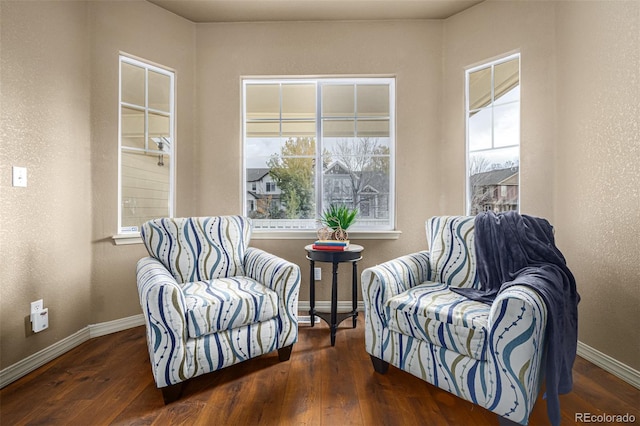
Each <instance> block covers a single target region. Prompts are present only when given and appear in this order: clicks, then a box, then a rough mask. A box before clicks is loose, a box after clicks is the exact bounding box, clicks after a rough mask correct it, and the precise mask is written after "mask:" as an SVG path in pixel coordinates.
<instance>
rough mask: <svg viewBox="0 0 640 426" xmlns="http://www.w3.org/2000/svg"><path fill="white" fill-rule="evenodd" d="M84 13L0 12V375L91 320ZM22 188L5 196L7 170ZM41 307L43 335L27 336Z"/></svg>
mask: <svg viewBox="0 0 640 426" xmlns="http://www.w3.org/2000/svg"><path fill="white" fill-rule="evenodd" d="M86 13H87V8H86V4H84V3H77V2H65V3H63V4H53V3H33V2H21V3H18V2H15V3H14V2H6V1H2V2H0V31H1V33H0V36H1V40H0V42H1V46H0V52H1V71H0V91H1V93H0V100H1V102H2V103H1V106H0V111H1V112H0V120H1V121H0V128H1V129H2V130H1V131H2V142H0V153H1V157H0V158H1V161H0V165H1V166H0V191H1V192H2V193H1V194H0V203H1V204H0V214H1V219H0V259H1V261H0V262H1V263H2V265H1V267H0V274H1V277H0V358H1V364H0V368H4V367H6V366H8V365H11V364H13V363H15V362H17V361H19V360H21V359H23V358H25V357H27V356H28V355H31V354H32V353H34V352H37V351H38V350H40V349H42V348H44V347H47V346H50V345H52V344H53V343H55V342H56V341H58V340H60V339H63V338H65V337H68V336H70V335H72V334H73V333H75V332H76V331H78V330H80V329H81V328H84V327H85V326H86V325H87V324H88V322H89V319H90V317H91V308H90V305H91V297H90V291H89V290H90V288H89V283H90V281H91V214H92V211H91V167H90V150H91V145H90V140H91V138H90V136H91V129H90V123H89V111H90V105H89V79H90V73H89V55H88V54H89V43H88V38H87V22H86ZM14 165H15V166H24V167H27V171H28V179H27V180H28V186H27V187H26V188H14V187H12V186H11V166H14ZM40 298H42V299H43V300H44V306H45V307H47V308H49V329H48V330H46V331H43V332H40V333H38V334H33V332H32V331H31V325H30V322H29V310H30V302H32V301H34V300H37V299H40Z"/></svg>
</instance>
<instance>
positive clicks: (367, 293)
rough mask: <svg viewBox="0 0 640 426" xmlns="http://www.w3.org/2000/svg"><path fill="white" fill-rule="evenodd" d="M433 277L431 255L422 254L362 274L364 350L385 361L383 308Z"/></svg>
mask: <svg viewBox="0 0 640 426" xmlns="http://www.w3.org/2000/svg"><path fill="white" fill-rule="evenodd" d="M430 276H431V267H430V265H429V252H428V251H420V252H417V253H412V254H408V255H405V256H402V257H398V258H396V259H393V260H390V261H388V262H385V263H381V264H379V265H377V266H373V267H371V268H367V269H365V270H364V271H362V276H361V280H360V281H361V285H362V299H363V302H364V324H365V347H366V350H367V352H368V353H369V354H371V355H373V356H375V357H378V358H380V359H382V358H383V352H384V347H385V346H386V345H387V344H388V342H386V341H385V340H386V339H387V338H388V333H389V330H388V328H387V327H386V324H387V320H386V317H385V315H384V312H383V307H384V305H385V303H386V301H387V300H389V299H390V298H392V297H393V296H395V295H397V294H400V293H402V292H404V291H406V290H408V289H410V288H411V287H415V286H417V285H419V284H420V283H422V282H424V281H428V280H429V278H430Z"/></svg>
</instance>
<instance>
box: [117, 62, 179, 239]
mask: <svg viewBox="0 0 640 426" xmlns="http://www.w3.org/2000/svg"><path fill="white" fill-rule="evenodd" d="M123 63H126V64H131V65H134V66H137V67H141V68H143V69H144V70H145V105H144V114H145V120H144V123H145V129H144V133H145V136H144V138H145V148H144V149H141V148H132V147H126V146H124V147H123V145H122V107H123V106H128V105H129V104H127V103H125V102H123V101H122V64H123ZM149 71H154V72H156V73H159V74H163V75H166V76H168V77H169V79H170V89H169V138H170V140H171V142H172V143H171V144H170V146H169V151H162V152H161V151H159V150H154V149H150V148H149V147H148V142H149V119H148V115H149V112H152V113H162V114H165V112H164V111H156V110H154V109H152V108H149V93H148V82H149V78H148V74H149ZM175 87H176V86H175V72H174V71H173V70H171V69H169V68H165V67H162V66H160V65H156V64H152V63H151V62H149V61H146V60H142V59H137V58H134V57H132V56H129V55H126V54H124V53H121V54H120V55H119V58H118V220H117V229H118V233H117V235H115V236H114V240H115V242H116V244H131V243H137V242H141V241H139V236H140V230H139V229H136V228H137V227H123V226H122V152H123V149H124V150H128V151H140V150H143V151H147V152H152V153H158V154H163V155H165V156H167V157H168V158H169V196H168V206H167V207H168V210H167V211H168V215H169V217H173V216H174V211H175V168H176V161H175V157H176V156H175V152H176V149H175V147H176V142H177V141H176V137H175ZM135 108H136V109H141V106H140V105H135ZM129 239H132V240H129Z"/></svg>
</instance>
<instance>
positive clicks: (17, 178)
mask: <svg viewBox="0 0 640 426" xmlns="http://www.w3.org/2000/svg"><path fill="white" fill-rule="evenodd" d="M13 186H18V187H23V188H26V186H27V168H26V167H17V166H13Z"/></svg>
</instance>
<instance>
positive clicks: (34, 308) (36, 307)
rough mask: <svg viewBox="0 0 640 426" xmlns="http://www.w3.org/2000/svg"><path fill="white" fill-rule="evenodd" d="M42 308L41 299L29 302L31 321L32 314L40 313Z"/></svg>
mask: <svg viewBox="0 0 640 426" xmlns="http://www.w3.org/2000/svg"><path fill="white" fill-rule="evenodd" d="M43 309H44V303H43V302H42V299H40V300H36V301H35V302H31V321H33V316H34V314H37V313H40V311H42V310H43Z"/></svg>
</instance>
